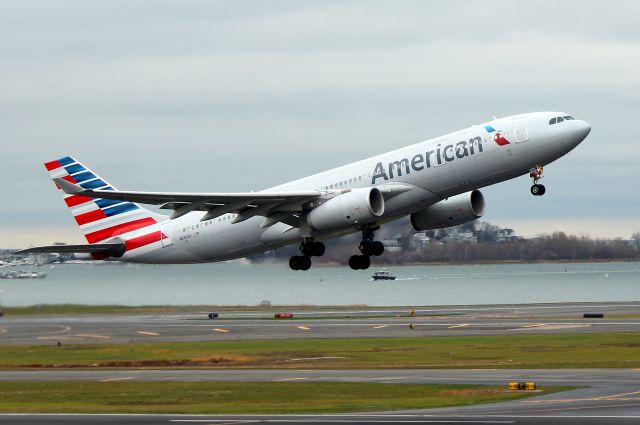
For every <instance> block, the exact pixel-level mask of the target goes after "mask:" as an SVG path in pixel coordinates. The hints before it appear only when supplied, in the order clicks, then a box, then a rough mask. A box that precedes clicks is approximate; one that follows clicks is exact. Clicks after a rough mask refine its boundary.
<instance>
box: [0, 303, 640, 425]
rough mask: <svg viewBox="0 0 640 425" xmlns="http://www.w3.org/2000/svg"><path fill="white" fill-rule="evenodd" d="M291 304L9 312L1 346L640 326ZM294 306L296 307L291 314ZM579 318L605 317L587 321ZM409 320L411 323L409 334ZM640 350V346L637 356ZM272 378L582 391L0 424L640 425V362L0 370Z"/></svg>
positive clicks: (127, 377) (29, 417)
mask: <svg viewBox="0 0 640 425" xmlns="http://www.w3.org/2000/svg"><path fill="white" fill-rule="evenodd" d="M407 310H408V309H400V308H350V309H335V310H327V309H322V310H316V311H312V310H310V309H304V310H293V313H294V315H295V318H294V319H293V320H275V319H273V313H274V312H273V311H261V310H259V309H256V310H253V311H223V312H220V316H221V317H220V319H215V320H208V319H206V313H207V312H206V311H203V312H200V313H196V314H183V315H118V314H105V315H78V316H64V315H61V316H46V317H38V316H15V317H11V316H5V317H3V318H0V344H52V343H57V342H58V341H60V342H62V343H80V344H83V343H96V342H99V343H105V344H108V343H114V342H131V341H134V342H138V341H211V340H239V339H291V338H360V337H406V336H434V335H505V334H529V333H536V334H545V333H548V334H557V333H563V332H565V333H566V332H572V333H573V332H639V331H640V302H637V303H580V304H574V303H564V304H539V305H507V306H505V305H496V306H453V307H419V308H414V309H413V310H414V315H413V316H409V315H408V311H407ZM285 311H292V310H285ZM584 313H603V314H604V318H596V319H585V318H583V314H584ZM409 324H414V325H415V329H410V328H409ZM639 355H640V353H639ZM25 380H28V381H71V380H73V381H104V382H109V381H131V380H140V381H254V382H255V381H266V382H277V381H280V382H288V381H293V382H298V381H299V382H305V381H308V382H312V381H320V382H336V381H340V382H381V383H468V384H487V385H506V384H507V382H510V381H514V380H515V381H536V382H537V383H538V386H539V387H542V388H544V386H551V385H554V386H555V385H571V386H580V387H583V388H580V389H577V390H572V391H567V392H562V393H556V394H549V395H543V396H539V397H533V398H529V399H525V400H517V401H511V402H506V403H498V404H487V405H476V406H464V407H456V408H446V409H430V410H422V411H416V410H413V411H407V412H392V413H389V412H385V413H380V414H378V413H375V412H373V413H367V414H348V415H293V416H289V415H287V416H282V415H249V416H245V415H206V416H194V415H72V414H60V415H33V414H16V415H11V414H0V424H43V423H44V424H81V423H82V424H85V423H114V424H189V423H193V424H207V423H208V424H241V423H263V424H270V423H314V424H338V423H362V424H364V423H367V424H369V423H385V424H407V423H447V424H470V423H471V424H637V423H640V369H560V370H450V369H448V370H334V371H332V370H170V369H162V370H131V369H128V370H77V369H74V370H29V371H26V370H25V371H0V383H1V382H3V381H5V382H6V381H25Z"/></svg>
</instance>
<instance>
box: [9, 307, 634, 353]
mask: <svg viewBox="0 0 640 425" xmlns="http://www.w3.org/2000/svg"><path fill="white" fill-rule="evenodd" d="M409 310H410V309H409V308H340V309H315V310H314V309H311V308H307V309H295V308H294V309H291V308H289V309H287V308H284V309H283V311H287V312H293V314H294V318H293V319H274V317H273V316H274V310H273V309H272V310H268V311H265V310H261V309H259V308H256V309H255V310H238V311H220V317H219V318H218V319H214V320H209V319H207V313H208V312H207V311H202V312H200V313H193V314H191V313H190V314H172V315H123V314H102V315H75V316H65V315H60V316H58V315H49V316H46V317H39V316H14V317H11V316H5V317H3V318H0V344H51V343H57V342H58V341H60V342H68V343H74V344H86V343H90V344H94V343H114V342H141V341H156V342H160V341H216V340H222V341H224V340H245V339H252V340H260V339H302V338H376V337H410V336H417V337H420V336H444V335H453V336H457V335H467V336H470V335H508V334H514V335H516V334H534V333H535V334H544V333H576V332H639V331H640V302H637V303H578V304H570V303H562V304H528V305H487V306H453V307H451V306H446V307H437V306H436V307H416V308H413V309H411V310H413V315H412V316H411V315H409ZM594 312H596V313H603V314H604V318H595V319H594V318H592V319H585V318H584V317H583V314H584V313H594ZM410 325H413V327H412V328H410Z"/></svg>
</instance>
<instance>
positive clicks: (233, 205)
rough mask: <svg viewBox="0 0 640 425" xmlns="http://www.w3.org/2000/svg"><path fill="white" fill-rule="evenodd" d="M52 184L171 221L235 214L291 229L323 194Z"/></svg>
mask: <svg viewBox="0 0 640 425" xmlns="http://www.w3.org/2000/svg"><path fill="white" fill-rule="evenodd" d="M53 181H54V182H55V183H56V184H57V185H58V186H60V188H61V189H62V190H63V191H64V192H65V193H67V194H70V195H77V196H86V197H89V198H102V199H113V200H117V201H129V202H138V203H141V204H152V205H160V208H161V209H171V210H173V213H172V214H171V219H175V218H178V217H181V216H183V215H184V214H187V213H189V212H191V211H206V214H204V215H203V217H202V218H201V219H200V220H201V221H205V220H211V219H214V218H216V217H218V216H221V215H223V214H228V213H232V212H233V213H237V214H238V216H237V217H236V218H235V219H234V223H238V222H241V221H244V220H247V219H249V218H251V217H254V216H263V217H265V218H266V220H270V223H271V224H273V223H277V222H279V221H280V222H283V223H286V224H289V225H291V226H294V227H298V226H299V225H300V220H299V216H298V215H296V213H299V212H302V210H303V207H302V206H303V204H305V203H306V202H308V201H311V200H313V199H316V198H319V197H321V196H322V195H323V193H321V192H318V191H300V192H249V193H246V192H244V193H175V192H131V191H120V190H91V189H85V188H83V187H81V186H79V185H77V184H74V183H71V182H69V181H67V180H64V179H62V178H54V179H53ZM276 218H277V219H276Z"/></svg>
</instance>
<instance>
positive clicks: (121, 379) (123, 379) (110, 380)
mask: <svg viewBox="0 0 640 425" xmlns="http://www.w3.org/2000/svg"><path fill="white" fill-rule="evenodd" d="M130 379H133V378H107V379H100V382H112V381H128V380H130Z"/></svg>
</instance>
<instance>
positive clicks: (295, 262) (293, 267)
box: [289, 255, 302, 270]
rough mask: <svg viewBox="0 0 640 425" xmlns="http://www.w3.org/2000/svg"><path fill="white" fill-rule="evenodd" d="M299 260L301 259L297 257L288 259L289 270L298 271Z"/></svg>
mask: <svg viewBox="0 0 640 425" xmlns="http://www.w3.org/2000/svg"><path fill="white" fill-rule="evenodd" d="M300 258H302V257H300V256H299V255H294V256H293V257H291V258H289V267H291V270H300Z"/></svg>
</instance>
